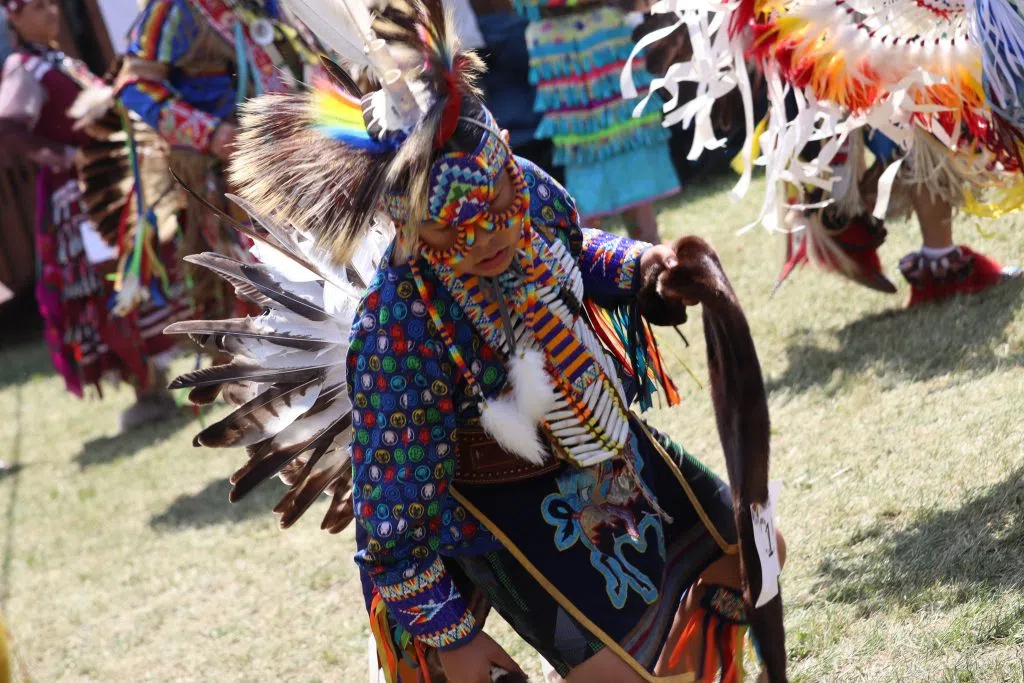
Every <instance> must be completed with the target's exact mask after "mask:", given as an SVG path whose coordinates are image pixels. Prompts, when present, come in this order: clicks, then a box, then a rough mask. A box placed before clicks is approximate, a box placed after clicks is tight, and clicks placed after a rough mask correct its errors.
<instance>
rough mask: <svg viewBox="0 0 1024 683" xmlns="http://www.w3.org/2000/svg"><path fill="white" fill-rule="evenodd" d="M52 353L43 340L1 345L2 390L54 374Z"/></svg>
mask: <svg viewBox="0 0 1024 683" xmlns="http://www.w3.org/2000/svg"><path fill="white" fill-rule="evenodd" d="M53 372H54V370H53V365H52V363H51V362H50V352H49V350H48V349H47V348H46V344H45V343H44V342H43V340H41V339H29V340H22V341H19V342H18V343H17V344H14V345H10V346H9V345H7V344H3V343H0V389H3V388H4V387H10V386H15V385H18V384H25V383H26V382H28V381H29V380H30V379H32V378H33V377H34V376H36V375H50V374H53Z"/></svg>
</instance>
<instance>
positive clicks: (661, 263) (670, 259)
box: [640, 244, 679, 283]
mask: <svg viewBox="0 0 1024 683" xmlns="http://www.w3.org/2000/svg"><path fill="white" fill-rule="evenodd" d="M678 263H679V261H678V259H676V253H675V252H674V251H672V247H670V246H668V245H667V244H655V245H654V246H653V247H651V248H650V249H648V250H647V251H645V252H644V253H643V255H642V256H641V257H640V277H641V279H642V280H643V282H644V283H646V282H647V281H648V280H649V279H650V278H652V277H657V276H658V275H659V274H660V273H661V271H663V270H667V269H669V268H675V267H676V265H677V264H678Z"/></svg>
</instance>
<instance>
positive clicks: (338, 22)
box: [285, 0, 373, 66]
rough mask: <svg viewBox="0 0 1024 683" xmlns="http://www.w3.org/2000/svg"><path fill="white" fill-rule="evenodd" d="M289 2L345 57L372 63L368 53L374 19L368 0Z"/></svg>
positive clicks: (322, 38) (313, 30)
mask: <svg viewBox="0 0 1024 683" xmlns="http://www.w3.org/2000/svg"><path fill="white" fill-rule="evenodd" d="M285 4H286V5H287V6H288V8H289V9H291V11H292V12H294V13H295V15H296V16H297V17H298V18H299V19H300V20H301V21H302V23H304V24H305V25H306V26H308V27H309V30H311V31H312V32H313V33H314V34H316V37H317V38H319V39H320V40H321V42H323V43H324V45H326V46H327V47H329V48H331V49H332V50H334V51H335V52H336V53H338V55H339V56H341V57H342V58H343V59H345V60H347V61H349V62H352V63H353V64H358V65H360V66H372V65H371V64H370V59H369V54H368V52H367V46H368V45H369V43H370V41H371V40H372V39H373V31H372V29H371V24H372V19H371V17H370V10H369V9H367V7H366V4H365V2H364V0H285Z"/></svg>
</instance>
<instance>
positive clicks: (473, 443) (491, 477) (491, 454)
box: [455, 427, 563, 485]
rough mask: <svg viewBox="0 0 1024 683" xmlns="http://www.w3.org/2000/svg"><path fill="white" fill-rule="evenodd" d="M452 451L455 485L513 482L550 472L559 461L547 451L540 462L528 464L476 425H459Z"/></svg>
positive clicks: (558, 467)
mask: <svg viewBox="0 0 1024 683" xmlns="http://www.w3.org/2000/svg"><path fill="white" fill-rule="evenodd" d="M455 452H456V461H455V483H457V484H473V485H496V484H513V483H516V482H521V481H527V480H529V479H535V478H537V477H541V476H544V475H546V474H551V473H552V472H555V471H557V470H558V469H560V468H561V467H562V464H563V462H562V460H561V459H560V458H557V457H554V456H551V455H550V454H549V456H548V460H547V462H545V463H544V464H543V465H534V464H533V463H529V462H527V461H525V460H523V459H522V458H520V457H519V456H518V455H514V454H512V453H509V452H508V451H506V450H505V449H504V448H502V447H501V446H499V445H498V442H497V441H495V440H494V439H493V438H491V436H490V435H489V434H487V432H485V431H484V430H483V429H482V428H480V427H460V428H459V430H458V432H457V433H456V436H455Z"/></svg>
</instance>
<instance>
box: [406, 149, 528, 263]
mask: <svg viewBox="0 0 1024 683" xmlns="http://www.w3.org/2000/svg"><path fill="white" fill-rule="evenodd" d="M493 187H494V191H493V194H492V197H491V199H490V201H489V203H488V206H487V208H486V209H485V210H484V211H483V212H482V213H481V214H480V215H479V216H478V217H477V218H475V219H474V220H473V221H471V222H470V223H469V224H468V225H459V226H451V225H445V224H442V223H436V222H433V221H427V222H424V223H421V224H420V228H419V235H420V240H421V241H422V242H423V244H424V245H425V246H426V247H427V248H429V249H430V250H432V251H433V252H435V253H437V254H455V253H457V254H458V257H457V258H454V259H452V260H451V264H452V268H453V269H454V270H455V272H456V273H458V274H460V275H461V274H469V275H479V276H482V277H493V276H495V275H500V274H501V273H503V272H505V270H507V269H508V267H509V266H510V265H511V264H512V259H513V258H514V256H515V252H516V246H517V245H518V243H519V239H520V237H521V235H522V232H523V220H524V217H525V215H526V212H527V211H528V209H529V204H528V196H527V194H526V192H527V190H526V183H525V181H524V180H523V174H522V171H521V170H520V169H519V166H518V164H517V163H516V161H515V159H513V158H511V157H510V158H509V163H508V164H506V167H505V170H503V171H502V172H501V173H500V174H499V176H498V177H497V178H496V179H495V181H494V185H493ZM467 237H468V238H469V239H467Z"/></svg>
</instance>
